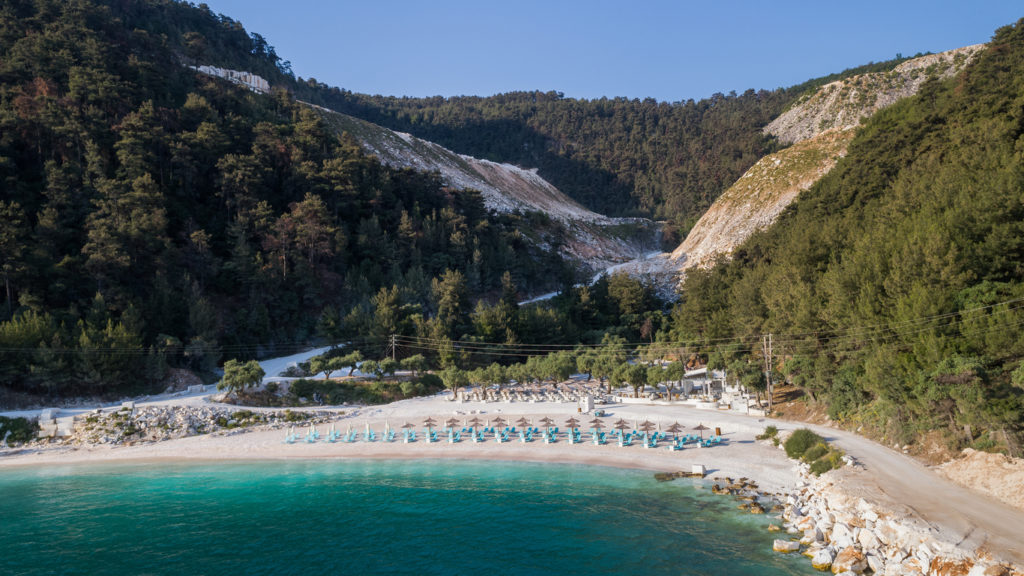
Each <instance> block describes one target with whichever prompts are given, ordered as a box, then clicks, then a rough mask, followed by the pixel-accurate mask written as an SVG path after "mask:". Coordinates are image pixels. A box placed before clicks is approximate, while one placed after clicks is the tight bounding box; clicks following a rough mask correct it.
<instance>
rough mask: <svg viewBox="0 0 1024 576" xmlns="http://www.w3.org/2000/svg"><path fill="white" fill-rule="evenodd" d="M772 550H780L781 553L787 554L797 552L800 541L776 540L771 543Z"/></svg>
mask: <svg viewBox="0 0 1024 576" xmlns="http://www.w3.org/2000/svg"><path fill="white" fill-rule="evenodd" d="M772 550H775V551H776V552H782V553H783V554H788V553H790V552H799V551H800V543H799V542H794V541H792V540H776V541H775V542H773V543H772Z"/></svg>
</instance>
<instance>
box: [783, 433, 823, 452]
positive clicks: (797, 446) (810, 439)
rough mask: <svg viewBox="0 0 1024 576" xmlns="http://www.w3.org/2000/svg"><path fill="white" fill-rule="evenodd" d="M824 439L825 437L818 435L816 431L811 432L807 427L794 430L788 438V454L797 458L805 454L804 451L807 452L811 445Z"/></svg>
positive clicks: (786, 445) (786, 446)
mask: <svg viewBox="0 0 1024 576" xmlns="http://www.w3.org/2000/svg"><path fill="white" fill-rule="evenodd" d="M824 441H825V439H824V438H822V437H821V436H818V435H817V434H815V433H814V432H811V431H810V430H808V429H807V428H801V429H799V430H797V431H795V432H793V434H791V435H790V437H789V438H788V439H787V440H786V444H785V448H786V456H789V457H790V458H792V459H794V460H797V459H799V458H800V457H801V456H803V455H804V452H807V450H808V449H809V448H810V447H811V446H814V445H815V444H818V443H821V442H824Z"/></svg>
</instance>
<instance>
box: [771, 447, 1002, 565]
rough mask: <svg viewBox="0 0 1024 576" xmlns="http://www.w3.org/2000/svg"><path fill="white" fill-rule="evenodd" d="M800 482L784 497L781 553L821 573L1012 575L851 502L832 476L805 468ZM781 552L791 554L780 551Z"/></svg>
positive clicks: (873, 508)
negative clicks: (787, 537) (800, 557)
mask: <svg viewBox="0 0 1024 576" xmlns="http://www.w3.org/2000/svg"><path fill="white" fill-rule="evenodd" d="M801 477H802V480H801V481H800V482H799V484H798V485H797V488H796V489H795V490H794V491H793V492H792V493H791V494H789V495H788V496H786V497H785V498H784V502H785V505H784V511H783V515H782V517H783V519H784V520H785V525H784V529H785V530H786V531H787V532H788V533H789V534H791V535H792V538H793V540H791V541H790V542H791V543H789V544H785V545H783V544H779V542H780V541H778V540H777V541H776V545H775V546H774V548H775V549H776V550H779V551H795V550H792V549H793V544H797V546H796V548H797V549H800V550H802V553H803V554H804V555H805V556H807V557H809V558H810V559H811V563H812V565H813V566H814V567H815V568H817V569H818V570H831V571H832V572H833V573H834V574H862V573H874V574H884V575H886V576H933V575H934V576H1011V574H1012V575H1019V574H1020V573H1019V572H1017V571H1013V570H1011V568H1010V567H1008V566H1002V565H998V564H996V563H994V562H991V561H988V560H986V559H980V558H973V557H969V556H968V555H966V554H965V553H964V552H963V551H961V550H958V549H956V548H955V547H954V546H953V545H951V544H947V543H944V542H939V541H937V540H936V539H935V538H933V537H932V536H930V535H929V534H927V533H926V532H924V531H922V530H920V529H918V528H916V527H915V526H914V525H913V524H912V523H911V522H910V521H909V520H908V519H905V518H900V517H897V515H895V514H894V513H892V512H891V511H888V510H882V509H879V508H878V507H876V506H874V505H872V504H870V503H868V502H867V501H865V500H864V499H863V498H854V497H851V496H849V495H847V494H845V493H843V492H842V491H840V490H839V488H838V487H837V486H836V485H835V484H834V483H833V482H832V480H831V478H830V475H829V474H824V475H822V476H820V477H814V476H812V475H811V474H810V473H809V471H808V469H807V466H805V465H801ZM783 548H785V549H787V550H782V549H783Z"/></svg>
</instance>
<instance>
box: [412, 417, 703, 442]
mask: <svg viewBox="0 0 1024 576" xmlns="http://www.w3.org/2000/svg"><path fill="white" fill-rule="evenodd" d="M539 422H540V424H541V425H542V426H544V427H545V428H551V426H552V425H553V424H554V423H555V421H554V420H552V419H551V418H548V417H547V416H545V417H544V418H541V419H540V420H539ZM483 423H484V422H483V421H482V420H480V419H479V418H477V417H475V416H474V417H473V418H472V419H470V420H468V421H465V422H460V421H459V420H458V419H456V418H449V419H448V420H446V421H445V423H444V424H445V426H446V427H448V428H455V427H456V426H459V425H465V426H467V427H471V428H478V427H479V426H480V425H481V424H483ZM507 423H508V421H507V420H505V419H504V418H502V417H501V416H498V417H497V418H489V419H487V425H488V426H499V427H501V426H505V425H506V424H507ZM515 423H516V424H517V425H519V426H532V425H533V423H532V422H531V421H530V420H527V419H526V418H525V417H522V418H520V419H518V420H516V421H515ZM589 424H590V427H591V428H594V429H597V430H601V429H603V428H607V426H606V425H605V423H604V421H603V420H601V419H600V418H594V419H593V420H591V421H590V422H589ZM565 425H566V426H568V427H569V428H572V429H575V428H579V425H580V421H579V420H577V419H576V418H569V419H568V420H566V421H565ZM423 426H425V427H427V429H430V428H436V427H437V421H436V420H434V419H433V418H430V417H428V418H427V419H426V420H424V421H423ZM415 427H416V425H415V424H411V423H409V422H406V423H404V424H402V428H415ZM613 427H614V428H615V429H616V430H631V429H636V430H643V431H644V432H648V433H650V432H652V431H654V430H655V429H658V430H659V431H660V429H661V426H660V424H655V423H653V422H651V421H650V420H644V421H643V422H642V423H640V424H637V423H636V422H635V421H634V423H633V426H630V425H629V422H626V421H625V420H623V419H621V418H620V419H619V421H618V422H615V424H614V425H613ZM683 430H685V427H684V426H681V425H680V424H679V422H674V423H673V424H672V425H671V426H669V427H667V428H666V429H665V431H666V432H671V433H672V434H678V433H680V432H682V431H683ZM693 430H697V431H699V432H700V437H701V439H702V440H703V439H704V431H705V430H710V428H708V427H707V426H705V425H704V424H698V425H697V426H694V427H693Z"/></svg>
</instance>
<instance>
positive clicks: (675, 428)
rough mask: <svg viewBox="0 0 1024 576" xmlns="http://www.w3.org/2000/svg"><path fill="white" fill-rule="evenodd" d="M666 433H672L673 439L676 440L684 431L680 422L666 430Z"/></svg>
mask: <svg viewBox="0 0 1024 576" xmlns="http://www.w3.org/2000/svg"><path fill="white" fill-rule="evenodd" d="M665 431H666V432H671V433H672V438H673V439H674V438H675V437H676V435H677V434H679V433H680V432H682V431H683V427H682V426H680V425H679V422H675V423H673V424H672V425H671V426H669V427H668V428H665Z"/></svg>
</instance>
